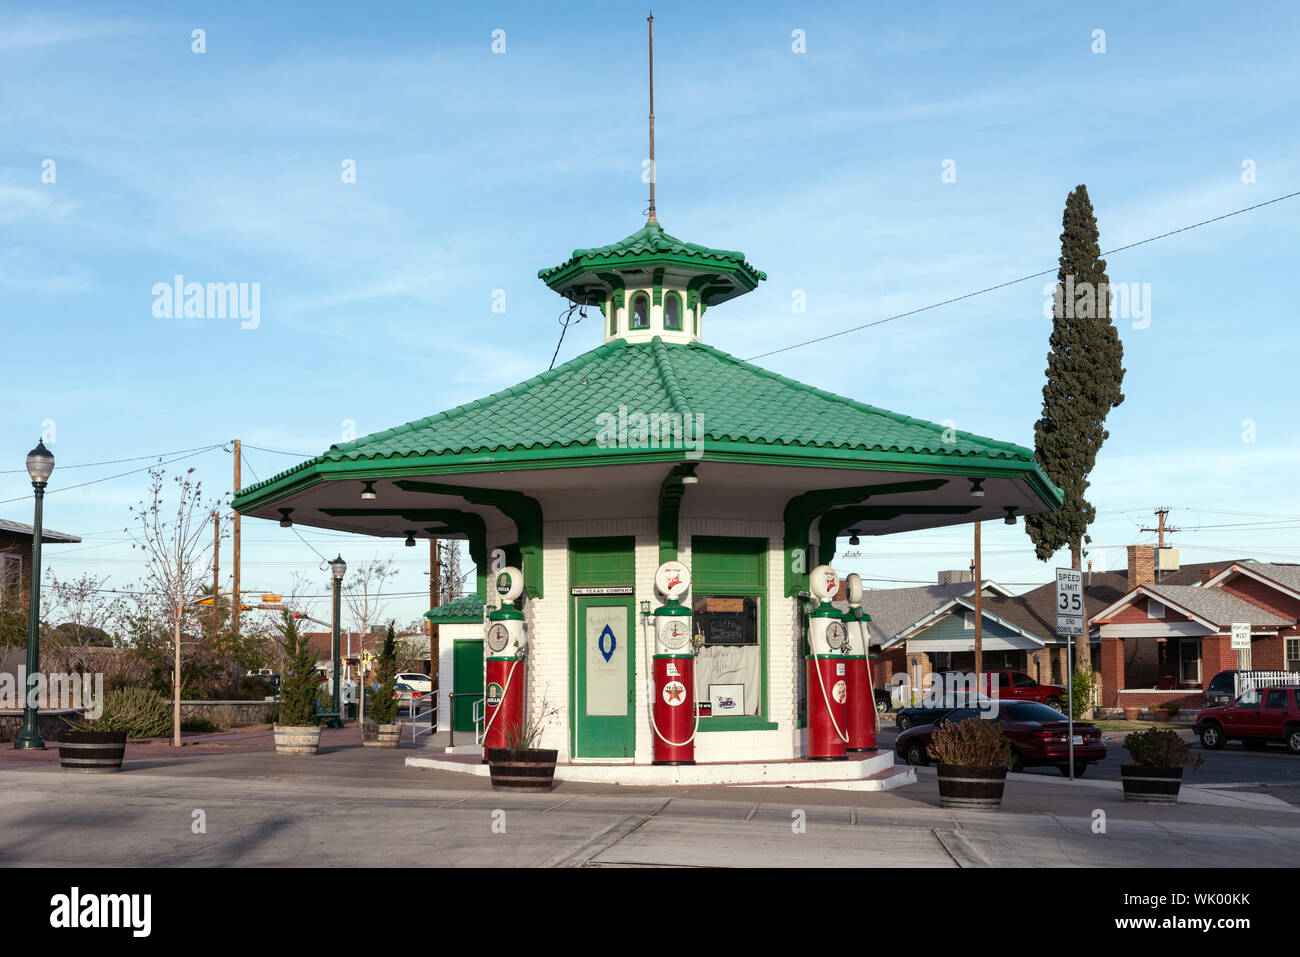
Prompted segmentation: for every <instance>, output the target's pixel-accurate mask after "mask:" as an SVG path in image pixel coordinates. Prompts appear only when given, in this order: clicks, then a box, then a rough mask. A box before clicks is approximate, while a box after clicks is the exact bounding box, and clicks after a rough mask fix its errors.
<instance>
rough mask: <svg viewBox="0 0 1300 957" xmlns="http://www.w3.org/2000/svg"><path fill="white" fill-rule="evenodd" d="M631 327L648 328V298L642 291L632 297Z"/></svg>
mask: <svg viewBox="0 0 1300 957" xmlns="http://www.w3.org/2000/svg"><path fill="white" fill-rule="evenodd" d="M632 328H633V329H649V328H650V300H649V299H648V298H647V297H646V294H645V293H643V292H642V293H637V294H636V295H635V296H633V297H632Z"/></svg>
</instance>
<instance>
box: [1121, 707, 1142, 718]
mask: <svg viewBox="0 0 1300 957" xmlns="http://www.w3.org/2000/svg"><path fill="white" fill-rule="evenodd" d="M1141 714H1142V709H1141V708H1133V707H1129V708H1125V709H1124V720H1125V721H1136V720H1137V719H1138V718H1139V717H1140V716H1141Z"/></svg>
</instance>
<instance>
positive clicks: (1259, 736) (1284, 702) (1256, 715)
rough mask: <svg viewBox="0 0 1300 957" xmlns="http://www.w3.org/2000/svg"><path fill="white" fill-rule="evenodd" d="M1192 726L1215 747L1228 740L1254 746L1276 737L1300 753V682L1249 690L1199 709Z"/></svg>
mask: <svg viewBox="0 0 1300 957" xmlns="http://www.w3.org/2000/svg"><path fill="white" fill-rule="evenodd" d="M1192 730H1193V731H1195V732H1196V734H1197V735H1199V736H1200V739H1201V746H1202V747H1203V748H1207V749H1208V750H1211V751H1213V750H1217V749H1218V748H1221V747H1223V746H1224V744H1226V743H1227V742H1228V741H1240V742H1241V743H1242V745H1243V746H1245V747H1247V748H1251V749H1252V750H1257V749H1259V748H1262V747H1264V746H1265V745H1267V744H1268V743H1269V742H1270V741H1276V742H1278V743H1280V744H1285V745H1286V746H1287V748H1288V749H1289V750H1290V751H1291V753H1292V754H1300V685H1283V686H1281V687H1277V688H1260V689H1258V690H1256V691H1247V692H1246V693H1245V694H1243V695H1242V696H1241V697H1240V698H1238V699H1237V700H1236V701H1234V702H1230V703H1228V704H1225V705H1220V706H1219V707H1217V708H1205V709H1204V710H1201V711H1198V712H1197V713H1196V724H1195V725H1194V726H1193V729H1192Z"/></svg>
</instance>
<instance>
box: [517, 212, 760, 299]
mask: <svg viewBox="0 0 1300 957" xmlns="http://www.w3.org/2000/svg"><path fill="white" fill-rule="evenodd" d="M659 259H664V260H676V261H678V262H684V263H687V264H697V265H699V266H700V267H704V268H708V267H722V268H725V269H726V270H728V271H732V272H737V273H741V274H743V276H744V277H745V278H746V279H747V280H748V286H749V288H751V289H752V288H753V287H754V286H757V285H758V283H759V280H763V279H766V278H767V273H765V272H762V271H760V270H757V269H755V268H754V267H753V266H751V265H750V264H749V263H748V262H746V261H745V254H744V253H741V252H734V251H733V250H730V249H710V248H709V247H708V246H701V245H699V244H697V243H688V242H686V241H684V240H681V239H678V238H677V237H676V236H670V235H669V234H668V233H666V232H664V229H663V227H662V226H660V225H659V224H658V223H647V224H646V225H645V226H643V227H642V228H641V229H638V230H637V231H636V232H634V233H633V234H632V235H631V236H628V237H627V238H626V239H622V240H620V241H618V242H616V243H611V244H610V245H608V246H599V247H597V248H595V249H575V250H574V251H573V255H572V256H570V257H569V258H568V259H567V260H565V261H564V262H562V263H560V265H558V266H554V267H552V268H550V269H541V270H538V272H537V275H538V278H540V279H541V280H542V281H543V282H545V283H546V284H547V285H553V283H554V282H555V281H556V280H557V279H559V278H560V277H568V276H572V275H577V274H579V273H581V272H585V271H588V270H598V269H609V268H611V267H616V266H619V265H622V264H624V263H626V262H644V261H649V260H659Z"/></svg>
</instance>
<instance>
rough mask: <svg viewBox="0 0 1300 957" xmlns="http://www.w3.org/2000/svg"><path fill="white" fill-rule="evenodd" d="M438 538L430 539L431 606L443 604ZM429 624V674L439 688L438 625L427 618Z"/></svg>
mask: <svg viewBox="0 0 1300 957" xmlns="http://www.w3.org/2000/svg"><path fill="white" fill-rule="evenodd" d="M438 551H439V549H438V540H437V539H436V538H430V539H429V608H431V609H433V608H437V607H438V606H439V605H441V604H442V599H441V595H442V564H441V563H440V562H439V561H438V559H439V555H438ZM424 621H425V624H427V625H428V626H429V674H430V677H432V678H433V690H434V691H437V690H438V638H439V635H438V626H437V625H436V624H434V623H433V622H431V621H429V619H427V618H426V619H425V620H424Z"/></svg>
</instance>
